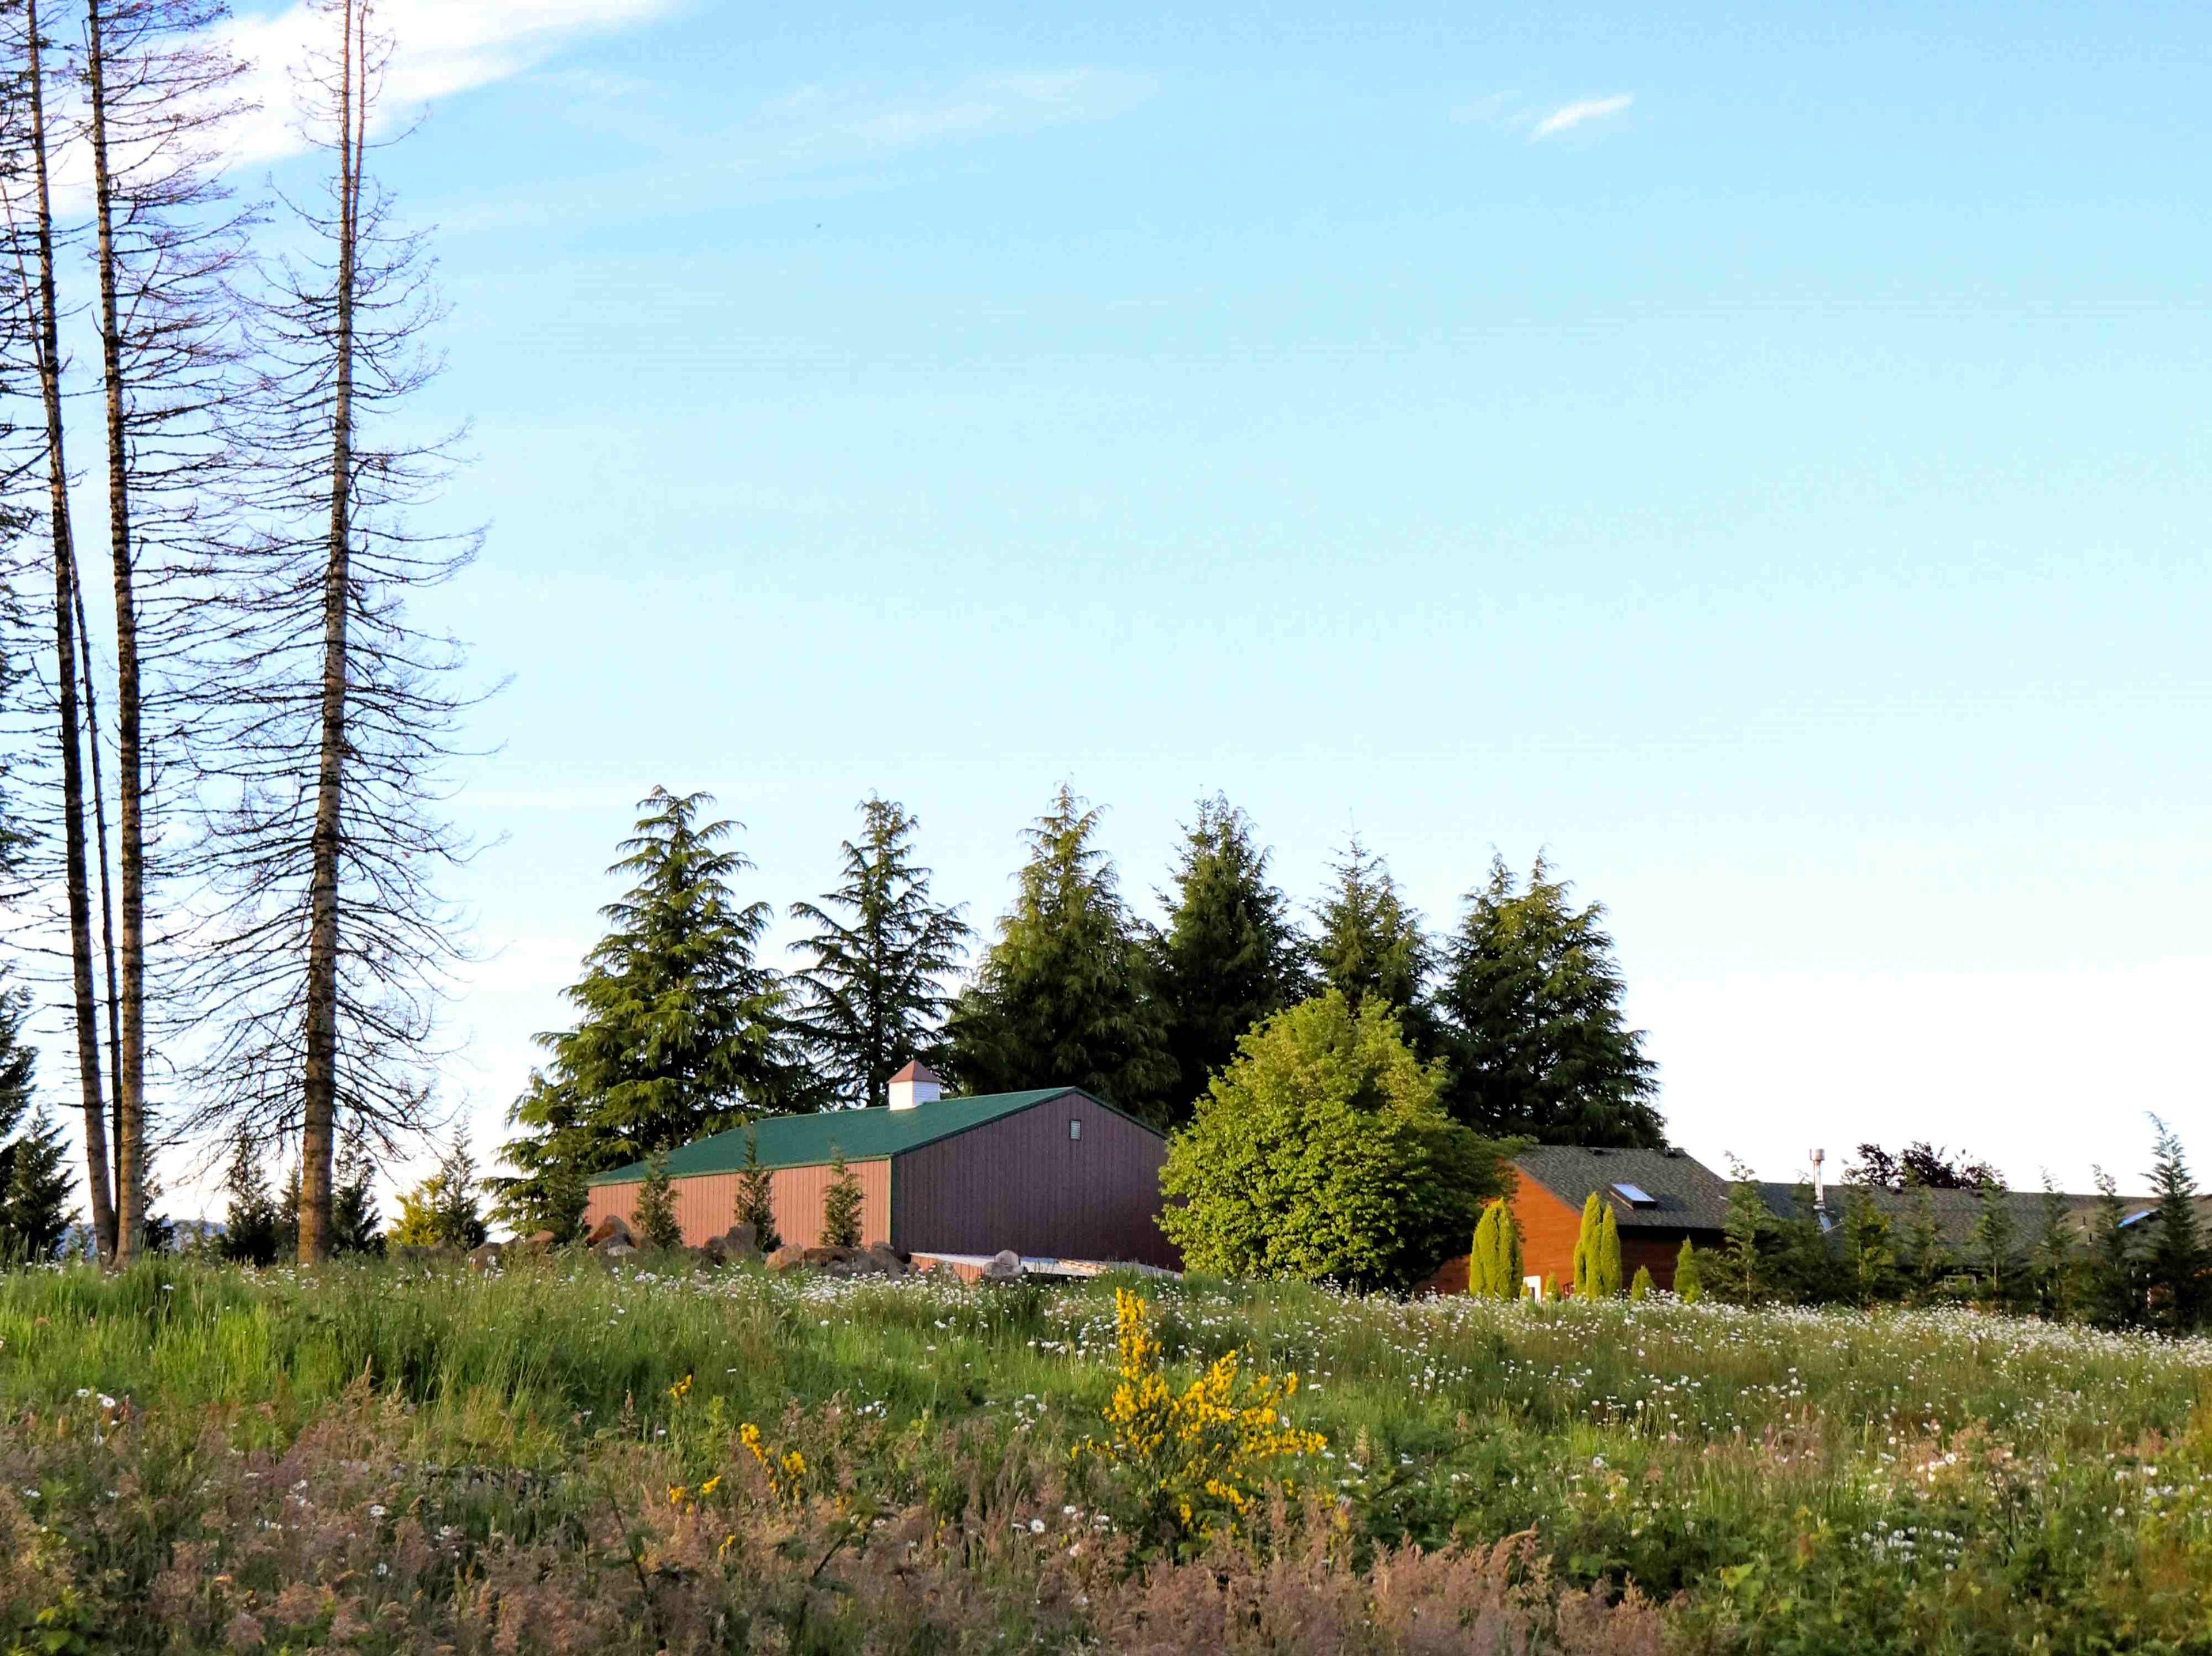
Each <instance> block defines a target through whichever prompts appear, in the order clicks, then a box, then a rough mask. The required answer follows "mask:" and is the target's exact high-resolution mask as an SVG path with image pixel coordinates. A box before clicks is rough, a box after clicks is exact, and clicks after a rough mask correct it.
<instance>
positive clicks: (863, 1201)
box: [584, 1158, 891, 1248]
mask: <svg viewBox="0 0 2212 1656" xmlns="http://www.w3.org/2000/svg"><path fill="white" fill-rule="evenodd" d="M852 1170H853V1177H854V1178H856V1179H858V1180H859V1181H860V1245H862V1246H863V1247H866V1246H867V1245H869V1244H871V1243H874V1242H889V1241H890V1239H891V1164H890V1160H889V1159H888V1158H885V1159H882V1160H875V1161H856V1162H854V1163H853V1164H852ZM769 1179H770V1180H771V1182H772V1184H773V1186H774V1191H773V1196H772V1198H771V1199H772V1200H773V1202H775V1227H776V1229H777V1230H778V1231H779V1232H780V1233H781V1234H782V1238H783V1241H784V1243H785V1245H787V1246H788V1247H794V1248H811V1247H816V1246H818V1245H820V1243H821V1240H822V1202H823V1197H824V1196H826V1195H828V1193H829V1181H830V1172H829V1168H827V1167H780V1168H778V1169H777V1170H776V1171H775V1172H773V1173H771V1174H770V1175H769ZM642 1188H643V1186H642V1184H595V1185H593V1186H592V1191H591V1196H590V1198H589V1199H588V1200H587V1201H586V1203H585V1205H584V1224H585V1227H586V1229H588V1228H589V1227H592V1226H593V1225H596V1224H598V1223H599V1221H600V1220H602V1219H604V1218H605V1216H606V1215H609V1214H618V1215H621V1216H622V1218H623V1221H624V1222H625V1223H627V1224H628V1225H629V1227H631V1228H632V1229H633V1230H635V1228H636V1227H637V1195H638V1191H639V1190H641V1189H642ZM669 1193H670V1194H671V1196H673V1197H674V1198H675V1202H676V1219H677V1222H678V1224H680V1225H682V1226H683V1227H684V1241H685V1242H686V1243H688V1244H689V1245H691V1246H692V1247H695V1248H696V1247H697V1246H698V1245H700V1244H701V1243H702V1242H704V1241H705V1240H706V1239H708V1237H710V1236H720V1234H721V1233H723V1232H724V1231H726V1230H728V1229H729V1228H730V1227H731V1225H732V1224H733V1223H734V1222H735V1216H734V1209H735V1208H736V1205H737V1200H738V1175H737V1174H735V1173H697V1174H694V1175H693V1176H692V1177H691V1178H678V1179H671V1180H670V1181H669Z"/></svg>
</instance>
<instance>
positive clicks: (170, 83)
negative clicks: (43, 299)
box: [84, 0, 251, 1262]
mask: <svg viewBox="0 0 2212 1656" xmlns="http://www.w3.org/2000/svg"><path fill="white" fill-rule="evenodd" d="M227 15H228V7H227V5H225V4H224V3H223V0H85V11H84V64H85V116H86V129H87V136H88V139H89V142H90V149H91V155H92V168H93V203H94V226H95V231H96V241H95V247H94V263H95V267H96V271H97V274H98V279H99V293H100V297H99V308H98V314H97V320H98V328H99V336H100V385H101V390H102V393H103V403H104V412H105V416H106V439H107V442H106V460H107V516H108V537H109V546H110V555H111V562H112V569H113V577H114V603H115V611H114V624H115V725H116V733H115V734H116V783H117V785H116V805H117V814H116V864H115V867H116V875H117V879H116V887H117V892H118V908H119V910H120V915H119V922H120V923H119V925H118V928H117V941H118V945H119V947H118V960H117V962H116V965H115V967H114V968H113V971H114V981H115V983H116V987H117V999H118V1002H119V1018H118V1026H117V1028H116V1030H115V1032H114V1044H115V1049H116V1062H115V1070H116V1076H117V1080H116V1124H117V1131H116V1144H115V1170H116V1204H115V1205H116V1229H117V1248H116V1257H117V1259H118V1261H119V1262H121V1261H127V1260H129V1259H130V1258H131V1257H132V1256H133V1255H134V1254H135V1253H136V1252H137V1250H138V1248H139V1246H140V1244H141V1240H142V1238H143V1232H144V1227H145V1220H146V1213H145V1173H146V1161H147V1127H148V1110H147V1099H146V1044H147V1010H148V1001H147V990H146V983H147V942H148V939H147V889H148V883H149V845H150V843H151V842H152V841H153V840H154V838H155V831H154V827H153V825H152V824H151V823H150V822H149V785H150V784H151V782H152V781H153V779H154V771H153V766H152V764H150V762H149V752H148V745H149V744H148V735H149V731H148V714H149V711H156V710H158V709H160V708H161V707H162V706H163V705H167V707H168V708H169V709H171V710H172V711H173V712H174V713H175V714H177V715H179V716H184V715H185V713H186V711H187V709H189V708H191V707H193V706H196V705H197V698H198V697H199V696H200V695H201V693H202V692H203V688H204V687H203V686H202V685H200V684H199V683H198V682H197V675H196V674H195V673H193V671H192V670H191V667H190V665H189V664H190V663H191V661H192V660H193V657H194V654H195V650H194V648H193V646H194V642H195V640H196V637H197V635H198V633H199V632H200V631H201V630H202V629H203V628H204V624H205V618H207V616H208V615H209V613H210V611H209V609H208V607H207V600H208V597H209V593H208V591H207V583H208V581H209V579H210V575H211V572H212V569H213V566H214V562H215V560H214V558H213V557H212V555H211V553H210V545H211V543H212V542H216V541H219V540H220V539H221V538H222V529H223V527H225V526H226V525H227V524H228V512H227V511H226V510H225V509H224V508H225V506H226V504H227V503H228V502H229V501H230V500H231V499H232V498H233V496H234V490H232V488H231V487H230V484H231V483H232V481H233V478H234V472H235V465H236V460H237V458H238V457H237V454H236V451H235V449H234V446H233V445H232V443H231V442H230V441H228V439H229V436H230V431H229V419H230V416H231V414H232V413H233V411H234V409H235V407H236V405H237V404H238V400H239V396H238V393H239V392H240V374H239V367H240V361H241V355H242V353H241V350H240V344H239V317H238V312H237V307H236V306H235V304H234V302H233V300H232V285H231V283H232V277H233V276H234V273H235V271H236V270H237V268H238V266H239V265H240V261H241V259H243V257H244V254H245V240H244V233H245V228H246V225H247V223H248V222H250V220H251V215H250V214H248V213H240V212H234V211H230V210H228V191H227V190H226V189H225V188H224V186H223V185H222V170H221V165H220V162H221V153H220V149H219V142H220V137H221V134H222V130H223V128H224V127H225V126H226V125H228V124H229V123H230V122H231V121H233V120H234V119H235V117H236V116H237V115H238V114H239V113H240V112H241V106H240V101H239V100H238V99H237V98H236V97H235V96H234V95H233V88H234V86H235V84H236V82H237V80H238V77H239V76H240V74H241V73H242V72H243V69H244V65H242V64H240V62H239V61H238V60H237V59H236V58H234V57H233V56H232V54H231V53H230V52H228V50H227V49H226V48H225V47H224V46H223V45H222V43H221V41H220V40H219V38H218V37H217V36H216V34H215V33H213V31H214V30H215V29H216V26H218V25H219V24H221V23H222V21H224V19H225V18H226V17H227ZM165 655H166V656H167V658H168V661H169V667H170V672H169V673H168V674H167V678H168V681H169V686H170V687H169V689H168V690H167V693H166V694H165V692H164V689H163V678H164V674H163V670H162V666H161V658H162V657H163V656H165ZM149 658H150V660H149ZM101 814H102V816H103V818H104V816H105V812H104V810H103V811H102V813H101ZM103 826H104V823H103Z"/></svg>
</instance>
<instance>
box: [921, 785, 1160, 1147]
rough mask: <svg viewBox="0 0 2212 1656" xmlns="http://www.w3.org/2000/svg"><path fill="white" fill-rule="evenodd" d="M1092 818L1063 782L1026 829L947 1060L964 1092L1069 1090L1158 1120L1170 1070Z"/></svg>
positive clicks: (1141, 956)
mask: <svg viewBox="0 0 2212 1656" xmlns="http://www.w3.org/2000/svg"><path fill="white" fill-rule="evenodd" d="M1098 819H1099V813H1098V811H1097V810H1096V809H1089V810H1086V809H1085V808H1084V802H1083V801H1080V800H1079V799H1077V798H1076V796H1075V794H1074V792H1073V789H1071V788H1067V787H1066V786H1065V785H1063V786H1062V787H1061V788H1060V792H1059V794H1058V795H1057V796H1056V797H1055V798H1054V801H1053V807H1052V809H1051V810H1050V811H1048V812H1047V813H1045V814H1044V815H1043V816H1042V818H1040V819H1038V821H1037V823H1036V826H1035V827H1033V828H1031V829H1030V830H1029V831H1027V833H1026V834H1025V835H1024V837H1025V838H1026V839H1027V840H1028V842H1029V845H1030V860H1029V861H1028V863H1027V864H1026V865H1025V866H1024V868H1023V869H1022V871H1021V874H1020V876H1019V880H1020V889H1019V892H1018V895H1017V896H1016V898H1015V899H1014V905H1013V907H1012V909H1010V910H1007V912H1006V914H1005V916H1002V917H1001V918H1000V922H999V927H998V938H997V941H994V943H993V944H992V945H991V947H990V949H989V950H988V952H987V953H986V954H985V955H984V957H983V962H982V968H981V971H980V973H979V974H978V976H977V978H976V981H975V984H974V985H973V986H972V987H971V988H970V989H969V990H968V992H967V993H966V994H964V995H962V996H961V997H960V1001H959V1003H958V1005H957V1007H956V1008H954V1010H953V1013H952V1016H951V1020H950V1022H949V1024H948V1025H947V1029H946V1033H947V1035H948V1036H949V1037H950V1039H951V1050H950V1052H949V1054H948V1057H949V1061H950V1064H951V1070H952V1074H953V1075H954V1076H955V1078H956V1079H957V1081H959V1083H960V1084H961V1086H962V1087H964V1088H965V1089H966V1090H967V1091H968V1092H970V1093H1003V1092H1014V1091H1018V1090H1020V1089H1021V1088H1024V1087H1082V1088H1084V1089H1085V1091H1086V1092H1089V1093H1094V1094H1096V1095H1097V1096H1098V1097H1100V1098H1103V1099H1107V1100H1108V1101H1109V1102H1111V1103H1113V1104H1115V1105H1119V1106H1120V1107H1121V1108H1122V1109H1124V1110H1127V1111H1130V1112H1131V1113H1132V1114H1135V1115H1141V1116H1145V1117H1148V1118H1150V1119H1153V1120H1158V1119H1161V1118H1162V1117H1164V1102H1165V1099H1167V1097H1168V1096H1169V1094H1170V1092H1171V1090H1172V1088H1173V1087H1174V1083H1175V1068H1174V1063H1173V1061H1172V1060H1171V1059H1170V1057H1169V1056H1168V1052H1167V1044H1166V1030H1165V1028H1164V1025H1163V1022H1162V1019H1161V1014H1160V1008H1159V1006H1158V1002H1157V1001H1156V1000H1155V998H1154V996H1153V994H1152V967H1151V962H1150V960H1149V959H1148V958H1147V956H1146V951H1145V948H1144V946H1143V944H1142V942H1141V941H1140V940H1139V935H1138V931H1137V928H1136V926H1135V925H1134V923H1133V922H1132V921H1131V920H1130V917H1129V914H1128V911H1127V909H1126V908H1125V907H1124V906H1123V904H1122V902H1121V892H1120V887H1119V884H1118V882H1117V880H1116V878H1115V873H1114V866H1113V864H1112V862H1111V861H1109V859H1108V858H1107V855H1106V853H1105V852H1104V851H1103V850H1101V849H1099V848H1098V846H1097V843H1096V836H1097V828H1098Z"/></svg>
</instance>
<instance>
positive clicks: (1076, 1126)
mask: <svg viewBox="0 0 2212 1656" xmlns="http://www.w3.org/2000/svg"><path fill="white" fill-rule="evenodd" d="M1067 1135H1068V1137H1070V1138H1072V1139H1079V1138H1081V1137H1082V1136H1083V1123H1082V1122H1081V1121H1080V1120H1079V1119H1078V1118H1077V1117H1073V1116H1070V1117H1068V1118H1067Z"/></svg>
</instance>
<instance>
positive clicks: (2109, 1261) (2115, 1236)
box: [2087, 1167, 2144, 1328]
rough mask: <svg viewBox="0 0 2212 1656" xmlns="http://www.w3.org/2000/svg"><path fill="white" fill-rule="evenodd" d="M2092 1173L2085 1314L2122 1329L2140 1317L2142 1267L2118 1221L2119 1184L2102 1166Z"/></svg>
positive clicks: (2121, 1212) (2122, 1214)
mask: <svg viewBox="0 0 2212 1656" xmlns="http://www.w3.org/2000/svg"><path fill="white" fill-rule="evenodd" d="M2096 1174H2097V1205H2096V1207H2095V1208H2094V1209H2093V1210H2092V1211H2091V1214H2090V1216H2089V1247H2088V1256H2089V1257H2088V1263H2087V1277H2088V1285H2087V1286H2088V1293H2087V1299H2088V1302H2089V1314H2090V1316H2091V1317H2092V1318H2093V1319H2094V1320H2095V1321H2097V1322H2099V1323H2100V1324H2103V1325H2104V1326H2106V1328H2125V1327H2127V1326H2128V1325H2129V1324H2132V1323H2134V1322H2136V1321H2137V1320H2139V1319H2140V1318H2142V1312H2143V1299H2144V1292H2143V1280H2142V1267H2141V1264H2140V1263H2139V1262H2138V1261H2137V1260H2136V1256H2135V1250H2134V1247H2133V1241H2134V1239H2133V1238H2132V1237H2131V1236H2130V1234H2129V1233H2128V1230H2127V1228H2126V1227H2125V1226H2124V1225H2123V1224H2122V1222H2121V1221H2123V1220H2124V1219H2125V1218H2126V1217H2127V1207H2126V1204H2125V1203H2124V1202H2122V1201H2121V1200H2120V1191H2119V1187H2118V1185H2117V1184H2114V1183H2113V1180H2112V1175H2111V1174H2110V1173H2108V1172H2106V1171H2105V1170H2104V1169H2103V1168H2101V1167H2100V1168H2098V1169H2097V1170H2096Z"/></svg>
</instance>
